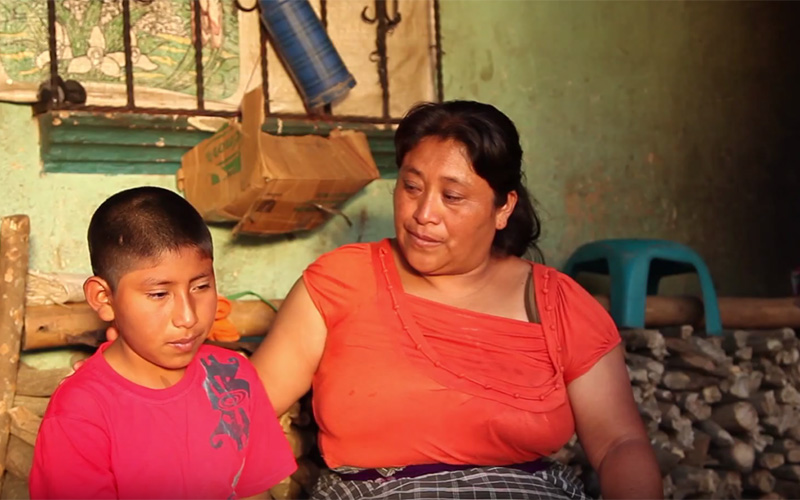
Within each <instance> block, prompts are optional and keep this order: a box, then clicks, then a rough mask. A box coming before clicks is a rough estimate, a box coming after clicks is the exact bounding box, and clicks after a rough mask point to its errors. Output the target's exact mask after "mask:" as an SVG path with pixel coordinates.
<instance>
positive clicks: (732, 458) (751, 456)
mask: <svg viewBox="0 0 800 500" xmlns="http://www.w3.org/2000/svg"><path fill="white" fill-rule="evenodd" d="M709 453H710V454H711V456H713V457H714V458H716V459H717V460H719V462H720V464H722V466H723V467H725V468H728V469H732V470H736V471H739V472H749V471H750V470H752V469H753V464H754V463H755V461H756V452H755V449H753V447H752V446H751V445H749V444H747V443H745V442H744V441H740V440H738V439H736V440H735V441H734V443H733V445H732V446H728V447H725V448H723V447H712V448H711V449H710V450H709Z"/></svg>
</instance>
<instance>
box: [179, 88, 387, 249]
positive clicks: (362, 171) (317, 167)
mask: <svg viewBox="0 0 800 500" xmlns="http://www.w3.org/2000/svg"><path fill="white" fill-rule="evenodd" d="M263 102H264V101H263V95H262V92H261V88H260V87H259V88H257V89H255V90H253V91H251V92H249V93H248V94H247V95H246V96H245V98H244V101H243V103H242V122H241V123H238V122H236V121H231V122H229V123H228V124H227V125H225V126H224V127H222V128H221V129H220V130H219V131H217V133H215V134H214V135H213V136H211V137H209V138H208V139H206V140H204V141H202V142H201V143H200V144H198V145H197V146H195V147H194V148H192V149H191V150H189V151H188V152H186V154H184V155H183V157H182V159H181V169H180V170H181V171H180V172H179V173H178V177H179V185H181V184H182V189H183V191H184V194H185V196H186V199H187V200H188V201H189V203H191V204H192V205H193V206H194V207H195V208H196V209H197V210H198V211H199V212H200V214H201V215H202V216H203V218H204V219H205V220H207V221H210V222H226V221H234V222H236V226H235V227H234V233H239V232H241V233H249V234H280V233H289V232H293V231H302V230H307V229H311V228H313V227H316V226H318V225H320V224H321V223H323V222H324V221H326V220H327V219H328V218H330V217H331V214H333V213H335V212H336V211H337V209H338V208H339V207H340V206H341V205H342V204H343V203H344V202H345V201H347V200H348V199H350V198H351V197H352V196H353V195H354V194H356V193H357V192H358V191H360V190H361V188H363V187H364V186H366V185H367V184H369V183H370V182H372V181H373V180H374V179H377V178H378V177H379V173H378V167H377V166H376V165H375V160H374V159H373V158H372V154H371V153H370V150H369V145H368V143H367V137H366V135H364V133H363V132H358V131H354V130H341V131H333V132H331V134H330V136H329V137H320V136H314V135H307V136H286V137H284V136H275V135H271V134H267V133H265V132H262V131H261V123H262V121H263V117H264V116H263V109H264V105H263Z"/></svg>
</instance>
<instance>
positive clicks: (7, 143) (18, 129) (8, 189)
mask: <svg viewBox="0 0 800 500" xmlns="http://www.w3.org/2000/svg"><path fill="white" fill-rule="evenodd" d="M139 185H156V186H162V187H168V188H174V186H175V182H174V178H173V177H172V176H158V175H147V176H144V175H120V176H106V175H88V174H41V165H40V162H39V139H38V129H37V127H36V124H35V122H34V120H32V119H31V111H30V108H29V107H27V106H21V105H12V104H0V186H2V196H0V213H2V214H10V213H20V212H21V213H26V214H28V215H30V217H31V262H30V265H31V268H32V269H38V270H41V271H58V272H86V273H88V272H89V270H90V267H89V254H88V250H87V249H86V240H85V236H86V229H87V227H88V225H89V219H90V217H91V215H92V213H93V212H94V209H95V208H97V206H98V205H99V204H100V203H102V201H103V200H104V199H105V198H107V197H108V196H110V195H111V194H113V193H115V192H117V191H120V190H122V189H126V188H129V187H134V186H139ZM392 187H393V181H390V180H378V181H375V182H373V183H372V184H370V185H369V186H368V187H367V189H365V190H364V191H362V193H360V194H359V195H358V196H357V197H355V198H354V199H353V200H351V202H350V203H349V204H348V205H347V208H346V210H345V213H346V214H347V215H348V217H349V218H350V220H351V221H352V223H353V227H348V225H347V223H346V222H345V220H344V219H343V218H341V217H336V218H334V219H332V220H331V221H329V222H328V223H327V224H326V225H325V226H323V227H322V228H321V229H320V230H316V231H312V232H311V233H310V234H308V235H305V236H302V237H298V238H295V239H292V240H287V239H285V238H280V239H276V240H274V241H271V242H267V241H264V240H263V239H259V238H252V237H250V238H248V237H241V238H239V239H238V240H237V241H235V242H234V241H232V240H231V237H230V230H229V229H227V228H212V234H213V238H214V245H215V249H214V250H215V257H216V270H217V282H218V285H219V289H220V292H222V293H225V294H231V293H235V292H240V291H244V290H252V291H255V292H258V293H261V294H263V295H264V296H266V297H283V296H284V295H285V294H286V293H287V292H288V291H289V288H290V287H291V285H292V283H294V281H295V280H296V279H297V278H298V277H299V276H300V273H301V272H302V270H303V269H304V268H305V266H307V265H308V264H309V263H310V262H311V261H313V260H314V259H315V258H316V257H317V256H319V255H320V254H321V253H323V252H326V251H328V250H331V249H333V248H336V247H337V246H339V245H342V244H345V243H351V242H354V241H357V240H359V239H361V240H363V241H368V240H375V239H380V238H383V237H386V236H390V235H391V234H392V233H393V229H392V221H391V190H392Z"/></svg>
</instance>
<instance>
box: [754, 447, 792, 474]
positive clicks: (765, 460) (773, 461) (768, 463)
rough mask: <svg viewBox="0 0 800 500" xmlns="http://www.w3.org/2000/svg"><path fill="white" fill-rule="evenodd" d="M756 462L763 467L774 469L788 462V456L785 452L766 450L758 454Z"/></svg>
mask: <svg viewBox="0 0 800 500" xmlns="http://www.w3.org/2000/svg"><path fill="white" fill-rule="evenodd" d="M756 463H758V466H759V467H761V468H763V469H767V470H772V469H777V468H778V467H780V466H781V465H783V464H784V463H786V457H785V456H784V455H783V453H774V452H769V451H765V452H763V453H759V454H758V458H757V459H756Z"/></svg>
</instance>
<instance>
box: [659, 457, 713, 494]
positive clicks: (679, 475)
mask: <svg viewBox="0 0 800 500" xmlns="http://www.w3.org/2000/svg"><path fill="white" fill-rule="evenodd" d="M670 476H672V482H673V483H674V485H675V493H674V496H675V498H683V497H686V496H690V495H691V496H695V495H698V494H700V495H701V496H702V494H704V493H705V494H710V493H713V492H715V491H717V489H718V488H719V484H720V478H719V474H717V472H716V471H713V470H711V469H703V468H700V467H691V466H688V465H679V466H677V467H675V469H674V470H673V471H672V472H671V473H670Z"/></svg>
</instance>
